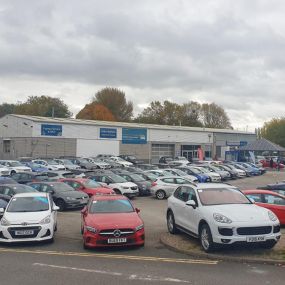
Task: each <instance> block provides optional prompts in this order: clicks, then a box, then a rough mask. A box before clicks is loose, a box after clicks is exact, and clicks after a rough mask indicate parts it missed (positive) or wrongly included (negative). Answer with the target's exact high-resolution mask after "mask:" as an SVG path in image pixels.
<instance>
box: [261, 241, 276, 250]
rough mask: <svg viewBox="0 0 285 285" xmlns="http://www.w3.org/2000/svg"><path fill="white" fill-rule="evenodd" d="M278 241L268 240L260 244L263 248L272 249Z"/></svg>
mask: <svg viewBox="0 0 285 285" xmlns="http://www.w3.org/2000/svg"><path fill="white" fill-rule="evenodd" d="M276 243H277V242H276V241H275V240H268V241H266V242H265V243H262V244H261V245H260V246H261V247H262V248H266V249H271V248H273V247H274V246H275V244H276Z"/></svg>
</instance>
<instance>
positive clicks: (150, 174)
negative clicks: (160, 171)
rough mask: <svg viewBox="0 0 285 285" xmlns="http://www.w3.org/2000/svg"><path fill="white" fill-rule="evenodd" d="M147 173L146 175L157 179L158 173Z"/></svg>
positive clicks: (151, 178)
mask: <svg viewBox="0 0 285 285" xmlns="http://www.w3.org/2000/svg"><path fill="white" fill-rule="evenodd" d="M145 175H146V177H148V178H149V179H150V180H155V179H156V178H157V177H158V175H156V174H154V173H147V174H145Z"/></svg>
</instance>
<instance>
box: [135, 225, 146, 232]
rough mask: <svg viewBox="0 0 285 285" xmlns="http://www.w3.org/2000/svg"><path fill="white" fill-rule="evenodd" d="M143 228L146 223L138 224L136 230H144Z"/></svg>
mask: <svg viewBox="0 0 285 285" xmlns="http://www.w3.org/2000/svg"><path fill="white" fill-rule="evenodd" d="M143 228H144V224H141V225H139V226H137V227H136V229H135V230H136V232H137V231H140V230H142V229H143Z"/></svg>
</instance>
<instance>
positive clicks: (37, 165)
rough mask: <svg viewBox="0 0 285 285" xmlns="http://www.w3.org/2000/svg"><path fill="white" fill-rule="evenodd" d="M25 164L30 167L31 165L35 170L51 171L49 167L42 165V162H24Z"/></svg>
mask: <svg viewBox="0 0 285 285" xmlns="http://www.w3.org/2000/svg"><path fill="white" fill-rule="evenodd" d="M24 164H25V165H26V166H28V167H30V168H31V169H32V171H33V172H37V173H39V172H47V171H49V170H48V168H46V167H44V166H42V165H40V164H37V163H34V162H24Z"/></svg>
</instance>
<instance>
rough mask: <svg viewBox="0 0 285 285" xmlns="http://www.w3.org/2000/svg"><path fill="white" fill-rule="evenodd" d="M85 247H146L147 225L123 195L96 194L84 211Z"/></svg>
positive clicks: (82, 228) (82, 225)
mask: <svg viewBox="0 0 285 285" xmlns="http://www.w3.org/2000/svg"><path fill="white" fill-rule="evenodd" d="M81 213H82V223H81V232H82V234H83V245H84V248H94V247H108V246H130V245H137V246H143V245H144V239H145V235H144V223H143V221H142V219H141V218H140V216H139V215H138V213H139V210H138V209H136V208H134V207H133V205H132V203H131V202H130V200H129V199H128V198H127V197H125V196H123V195H97V196H92V197H91V198H90V199H89V202H88V204H87V206H85V207H84V208H83V210H82V211H81Z"/></svg>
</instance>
